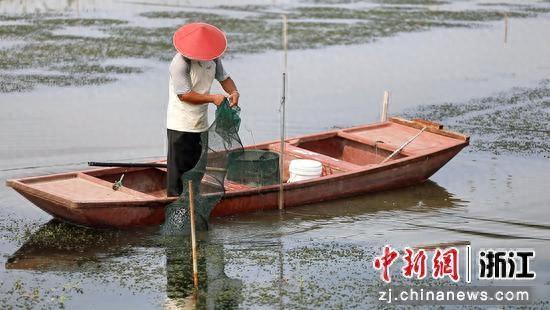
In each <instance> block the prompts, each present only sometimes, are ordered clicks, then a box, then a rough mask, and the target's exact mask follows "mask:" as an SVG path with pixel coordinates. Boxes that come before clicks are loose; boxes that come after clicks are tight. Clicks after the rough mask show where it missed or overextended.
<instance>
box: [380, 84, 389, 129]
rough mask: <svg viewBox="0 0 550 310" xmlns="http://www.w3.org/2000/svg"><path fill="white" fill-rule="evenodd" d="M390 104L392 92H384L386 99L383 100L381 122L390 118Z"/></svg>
mask: <svg viewBox="0 0 550 310" xmlns="http://www.w3.org/2000/svg"><path fill="white" fill-rule="evenodd" d="M389 104H390V92H389V91H387V90H386V91H385V92H384V99H383V100H382V111H381V112H380V122H381V123H382V122H385V121H386V120H388V105H389Z"/></svg>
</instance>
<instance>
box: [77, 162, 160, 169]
mask: <svg viewBox="0 0 550 310" xmlns="http://www.w3.org/2000/svg"><path fill="white" fill-rule="evenodd" d="M88 166H95V167H125V168H126V167H128V168H166V164H161V163H106V162H97V161H91V162H88Z"/></svg>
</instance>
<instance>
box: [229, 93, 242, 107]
mask: <svg viewBox="0 0 550 310" xmlns="http://www.w3.org/2000/svg"><path fill="white" fill-rule="evenodd" d="M240 96H241V95H240V94H239V92H238V91H234V92H233V93H231V95H229V106H230V107H234V106H236V105H238V104H239V97H240Z"/></svg>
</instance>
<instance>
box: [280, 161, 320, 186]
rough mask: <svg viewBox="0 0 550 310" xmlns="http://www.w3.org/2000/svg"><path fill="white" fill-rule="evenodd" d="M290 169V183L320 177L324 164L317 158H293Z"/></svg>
mask: <svg viewBox="0 0 550 310" xmlns="http://www.w3.org/2000/svg"><path fill="white" fill-rule="evenodd" d="M288 170H289V172H290V178H289V179H288V183H292V182H299V181H304V180H309V179H315V178H318V177H320V176H321V173H322V172H323V165H322V164H321V163H320V162H318V161H316V160H311V159H293V160H292V161H291V162H290V167H289V169H288Z"/></svg>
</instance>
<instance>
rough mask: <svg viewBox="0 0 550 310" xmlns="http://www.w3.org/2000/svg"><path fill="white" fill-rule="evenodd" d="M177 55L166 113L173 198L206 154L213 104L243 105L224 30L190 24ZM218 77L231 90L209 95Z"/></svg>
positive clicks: (177, 37)
mask: <svg viewBox="0 0 550 310" xmlns="http://www.w3.org/2000/svg"><path fill="white" fill-rule="evenodd" d="M173 44H174V47H175V48H176V50H177V51H178V53H177V54H176V55H175V56H174V58H173V59H172V62H171V63H170V82H169V97H168V111H167V121H166V127H167V135H168V156H167V166H168V177H167V194H168V196H179V195H181V193H182V191H183V183H182V179H181V177H182V175H183V174H184V173H185V172H187V171H189V170H191V169H192V168H193V167H195V165H196V164H197V162H198V161H199V159H200V156H201V153H202V142H201V133H204V132H205V131H207V130H208V104H209V103H213V104H215V105H216V106H219V105H220V104H221V103H222V102H223V100H224V99H225V98H229V102H230V105H231V106H235V105H237V104H238V103H239V92H238V90H237V87H236V86H235V83H234V82H233V80H232V79H231V77H229V74H228V73H227V72H226V71H225V69H224V67H223V65H222V61H221V59H220V57H221V56H222V54H223V53H224V52H225V50H226V48H227V39H226V37H225V34H224V33H223V32H222V31H221V30H220V29H218V28H216V27H215V26H213V25H210V24H206V23H190V24H186V25H184V26H182V27H181V28H179V29H178V30H177V31H176V32H175V33H174V37H173ZM214 79H216V80H218V82H219V83H220V85H221V86H222V88H223V90H224V91H225V92H226V93H227V94H210V88H211V86H212V82H213V81H214Z"/></svg>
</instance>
